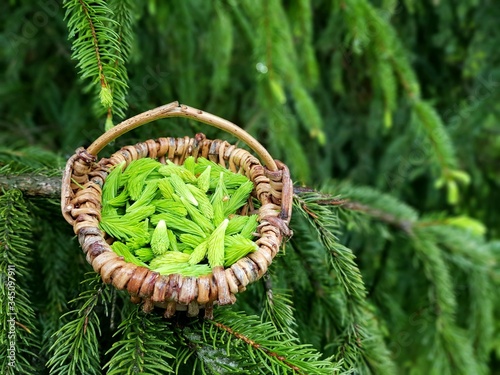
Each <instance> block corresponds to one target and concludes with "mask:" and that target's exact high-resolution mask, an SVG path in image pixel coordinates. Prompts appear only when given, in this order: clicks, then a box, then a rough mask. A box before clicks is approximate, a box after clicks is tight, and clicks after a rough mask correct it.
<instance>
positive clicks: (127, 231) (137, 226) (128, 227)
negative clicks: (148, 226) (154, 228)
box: [99, 216, 149, 241]
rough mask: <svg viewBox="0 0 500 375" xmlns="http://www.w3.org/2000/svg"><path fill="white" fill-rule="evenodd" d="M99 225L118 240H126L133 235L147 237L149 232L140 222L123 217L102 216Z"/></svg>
mask: <svg viewBox="0 0 500 375" xmlns="http://www.w3.org/2000/svg"><path fill="white" fill-rule="evenodd" d="M99 227H100V228H101V229H102V230H103V231H104V232H106V233H107V234H109V235H110V236H111V237H113V238H116V239H118V240H122V241H127V240H129V239H131V238H134V237H146V238H148V237H149V233H148V232H147V231H145V230H144V227H143V226H142V224H141V223H139V222H137V223H131V222H127V221H126V220H123V217H119V216H116V217H106V216H102V218H101V222H100V223H99Z"/></svg>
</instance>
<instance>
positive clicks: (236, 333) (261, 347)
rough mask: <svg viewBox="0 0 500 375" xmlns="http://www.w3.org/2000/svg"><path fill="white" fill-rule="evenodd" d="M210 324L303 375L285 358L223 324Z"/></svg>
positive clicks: (214, 322)
mask: <svg viewBox="0 0 500 375" xmlns="http://www.w3.org/2000/svg"><path fill="white" fill-rule="evenodd" d="M212 322H213V324H215V326H216V327H217V328H220V329H222V330H224V331H226V332H227V333H229V334H230V335H233V336H234V337H236V338H237V339H239V340H241V341H243V342H245V343H246V344H248V345H250V346H251V347H253V348H254V349H258V350H261V351H263V352H264V353H266V354H267V355H269V356H271V357H274V358H276V359H278V360H280V361H281V362H283V363H284V364H285V365H287V366H288V367H290V368H291V369H292V370H293V371H294V372H296V373H297V374H303V373H302V372H300V369H299V368H298V367H297V366H294V365H292V364H291V363H288V362H287V360H286V358H285V357H284V356H282V355H279V354H277V353H274V352H272V351H270V350H269V349H267V348H265V347H263V346H262V345H261V344H259V343H257V342H255V341H253V340H251V339H250V338H248V337H246V336H245V335H242V334H241V333H239V332H235V331H234V330H233V329H232V328H231V327H228V326H226V325H225V324H222V323H219V322H216V321H212Z"/></svg>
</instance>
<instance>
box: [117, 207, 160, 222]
mask: <svg viewBox="0 0 500 375" xmlns="http://www.w3.org/2000/svg"><path fill="white" fill-rule="evenodd" d="M132 206H133V205H132ZM132 206H130V207H128V208H127V213H126V214H125V215H123V216H122V217H121V219H122V220H123V221H125V222H130V223H138V222H139V221H142V220H144V219H146V218H148V217H150V216H151V215H153V214H154V213H155V211H156V207H155V206H153V205H149V206H139V207H135V209H134V210H132V211H130V210H131V207H132Z"/></svg>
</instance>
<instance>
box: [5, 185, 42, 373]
mask: <svg viewBox="0 0 500 375" xmlns="http://www.w3.org/2000/svg"><path fill="white" fill-rule="evenodd" d="M31 237H32V234H31V218H30V216H29V211H28V209H27V205H26V202H25V201H24V199H23V196H22V194H21V192H20V191H18V190H9V191H8V192H6V193H4V194H3V195H0V327H2V333H1V335H0V353H1V354H0V372H1V373H2V374H14V373H16V374H18V373H20V374H35V373H36V371H37V368H36V366H35V365H34V362H35V361H34V360H35V359H37V357H38V355H39V353H38V351H39V349H40V345H39V343H38V337H37V336H36V335H35V333H36V331H37V330H36V329H35V326H36V325H35V321H36V318H35V313H34V310H33V307H32V301H31V298H32V297H31V296H30V290H29V286H28V281H30V279H31V275H30V270H29V268H28V267H29V262H30V261H31V259H32V254H31V251H32V244H31Z"/></svg>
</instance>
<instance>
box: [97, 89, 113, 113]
mask: <svg viewBox="0 0 500 375" xmlns="http://www.w3.org/2000/svg"><path fill="white" fill-rule="evenodd" d="M99 99H100V100H101V104H102V105H103V107H104V108H111V107H112V106H113V94H112V92H111V89H110V88H109V87H108V86H107V85H106V86H101V91H99Z"/></svg>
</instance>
